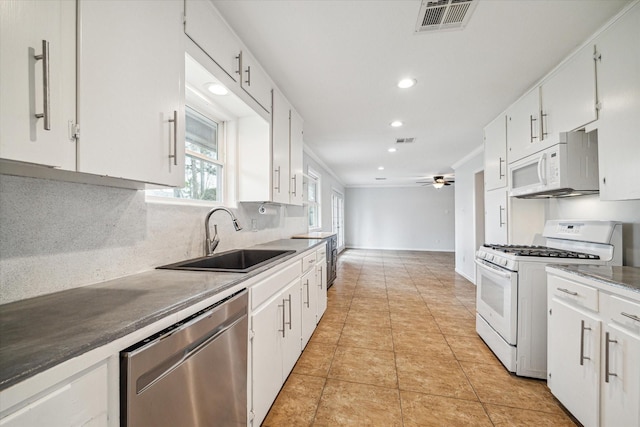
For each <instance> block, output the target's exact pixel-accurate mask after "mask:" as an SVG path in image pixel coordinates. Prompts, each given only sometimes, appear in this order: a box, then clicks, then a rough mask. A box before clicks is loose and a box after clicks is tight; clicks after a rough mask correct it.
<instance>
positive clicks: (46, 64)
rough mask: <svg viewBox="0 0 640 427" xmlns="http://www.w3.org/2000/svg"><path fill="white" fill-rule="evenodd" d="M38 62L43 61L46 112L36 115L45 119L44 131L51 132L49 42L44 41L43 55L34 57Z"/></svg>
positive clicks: (43, 98) (44, 107)
mask: <svg viewBox="0 0 640 427" xmlns="http://www.w3.org/2000/svg"><path fill="white" fill-rule="evenodd" d="M34 59H35V60H36V61H39V60H42V104H43V109H44V111H43V112H42V113H40V114H36V118H37V119H40V118H42V119H44V130H51V102H50V91H49V42H48V41H46V40H42V55H34Z"/></svg>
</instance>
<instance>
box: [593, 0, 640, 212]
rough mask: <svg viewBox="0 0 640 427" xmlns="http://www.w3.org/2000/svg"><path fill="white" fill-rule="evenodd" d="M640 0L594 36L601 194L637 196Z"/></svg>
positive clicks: (639, 188) (639, 181) (604, 197)
mask: <svg viewBox="0 0 640 427" xmlns="http://www.w3.org/2000/svg"><path fill="white" fill-rule="evenodd" d="M639 40H640V4H637V3H636V4H635V6H634V7H633V8H632V9H631V10H629V11H628V12H627V13H626V14H625V15H623V16H622V17H620V18H619V19H618V21H616V22H615V23H614V24H613V25H612V26H611V27H609V28H608V29H607V30H606V31H605V32H604V33H602V34H601V35H600V36H599V37H598V38H597V39H596V41H595V43H596V47H597V51H598V53H599V54H600V55H601V59H600V60H599V61H598V62H597V66H598V96H599V100H600V102H601V103H602V108H601V110H600V118H599V119H598V125H597V126H598V169H599V172H600V199H602V200H626V199H640V168H639V167H638V164H639V162H640V142H639V141H638V129H637V126H638V119H640V47H639V42H638V41H639Z"/></svg>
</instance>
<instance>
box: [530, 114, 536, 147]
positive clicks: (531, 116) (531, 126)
mask: <svg viewBox="0 0 640 427" xmlns="http://www.w3.org/2000/svg"><path fill="white" fill-rule="evenodd" d="M536 121H538V119H534V118H533V114H532V115H530V116H529V135H530V136H531V139H530V141H529V142H533V140H534V139H538V137H537V136H533V122H536Z"/></svg>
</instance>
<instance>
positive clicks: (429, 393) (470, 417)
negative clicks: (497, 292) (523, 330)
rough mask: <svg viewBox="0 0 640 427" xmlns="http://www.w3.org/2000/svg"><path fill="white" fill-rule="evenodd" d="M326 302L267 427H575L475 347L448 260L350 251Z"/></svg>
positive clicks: (461, 288)
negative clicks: (323, 312) (325, 309)
mask: <svg viewBox="0 0 640 427" xmlns="http://www.w3.org/2000/svg"><path fill="white" fill-rule="evenodd" d="M328 298H329V302H328V308H327V311H326V312H325V314H324V316H323V318H322V320H321V322H320V324H319V325H318V328H317V329H316V331H315V333H314V334H313V336H312V338H311V340H310V342H309V344H308V345H307V347H306V348H305V350H304V352H303V353H302V356H301V357H300V359H299V360H298V363H297V364H296V366H295V368H294V369H293V372H292V373H291V375H290V376H289V378H288V379H287V381H286V383H285V385H284V387H283V388H282V390H281V391H280V394H279V395H278V398H277V399H276V401H275V403H274V404H273V406H272V408H271V410H270V412H269V414H268V415H267V417H266V419H265V421H264V423H263V425H264V426H311V425H313V426H338V425H352V426H407V427H408V426H554V427H555V426H574V425H575V423H574V422H573V421H572V419H571V418H570V417H569V416H568V415H567V414H566V413H565V412H564V411H563V409H562V408H561V406H560V404H559V403H558V401H557V400H556V399H555V398H554V397H553V396H552V395H551V393H550V392H549V389H548V388H547V386H546V383H545V382H544V381H540V380H532V379H525V378H520V377H516V376H514V375H510V374H509V373H508V372H507V371H506V370H505V369H504V367H503V366H502V365H501V364H500V362H499V361H498V360H497V359H496V358H495V356H494V355H493V353H491V351H490V350H489V349H488V348H487V346H486V345H485V344H484V342H483V341H482V340H481V339H480V338H479V337H478V335H477V334H476V332H475V317H474V312H475V286H474V285H473V284H471V283H470V282H468V281H467V280H466V279H464V278H463V277H462V276H460V275H458V274H456V273H455V271H454V255H453V254H452V253H440V252H412V251H378V250H376V251H373V250H353V249H352V250H347V251H345V252H343V254H342V255H340V257H339V259H338V278H337V279H336V281H335V282H334V284H333V286H332V287H331V288H330V289H329V293H328Z"/></svg>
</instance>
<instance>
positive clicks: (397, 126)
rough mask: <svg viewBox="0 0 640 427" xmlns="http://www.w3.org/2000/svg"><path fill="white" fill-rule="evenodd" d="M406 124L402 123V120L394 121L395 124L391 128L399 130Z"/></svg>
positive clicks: (392, 123)
mask: <svg viewBox="0 0 640 427" xmlns="http://www.w3.org/2000/svg"><path fill="white" fill-rule="evenodd" d="M403 124H404V123H402V122H401V121H400V120H394V121H393V122H391V127H394V128H399V127H400V126H402V125H403Z"/></svg>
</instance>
